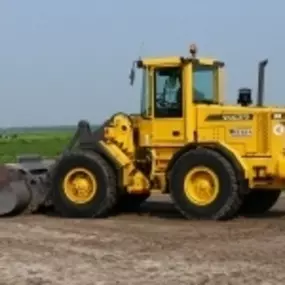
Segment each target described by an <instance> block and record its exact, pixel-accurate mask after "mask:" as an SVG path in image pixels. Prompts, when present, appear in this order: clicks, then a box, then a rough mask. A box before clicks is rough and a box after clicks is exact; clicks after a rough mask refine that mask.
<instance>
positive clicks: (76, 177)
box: [63, 168, 97, 204]
mask: <svg viewBox="0 0 285 285" xmlns="http://www.w3.org/2000/svg"><path fill="white" fill-rule="evenodd" d="M63 188H64V193H65V195H66V197H67V198H68V199H69V200H70V201H72V202H73V203H76V204H83V203H88V202H89V201H91V200H92V199H93V197H94V196H95V195H96V192H97V182H96V178H95V176H94V175H93V174H92V173H91V172H90V171H89V170H87V169H83V168H75V169H73V170H71V171H69V172H68V173H67V175H66V176H65V178H64V182H63Z"/></svg>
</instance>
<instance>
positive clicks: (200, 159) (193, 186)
mask: <svg viewBox="0 0 285 285" xmlns="http://www.w3.org/2000/svg"><path fill="white" fill-rule="evenodd" d="M169 188H170V194H171V197H172V200H173V202H174V204H175V206H176V207H177V208H178V210H179V211H180V212H181V213H182V214H183V215H184V216H185V217H186V218H188V219H190V218H196V219H213V220H225V219H230V218H232V217H233V216H234V215H235V214H236V213H237V211H238V209H239V207H240V205H241V202H242V200H241V195H239V192H240V187H239V185H238V181H237V177H236V174H235V171H234V169H233V167H232V165H231V163H230V162H229V161H228V160H226V159H225V158H224V157H223V156H222V155H220V154H219V153H217V152H215V151H214V150H210V149H205V148H198V149H196V150H191V151H189V152H187V153H185V154H184V155H182V156H181V157H180V158H179V159H178V160H177V162H176V163H175V165H174V167H173V168H172V170H171V173H170V177H169Z"/></svg>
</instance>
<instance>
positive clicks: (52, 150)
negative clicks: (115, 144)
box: [0, 127, 96, 163]
mask: <svg viewBox="0 0 285 285" xmlns="http://www.w3.org/2000/svg"><path fill="white" fill-rule="evenodd" d="M95 128H96V127H95ZM75 129H76V128H75V127H74V128H72V127H70V128H63V127H58V128H43V129H40V128H27V129H23V128H22V129H16V128H15V129H5V130H1V129H0V163H7V162H15V161H16V157H17V156H18V155H21V154H29V153H30V154H41V155H42V156H43V157H50V158H52V157H55V156H57V155H58V154H60V153H61V152H62V151H63V149H64V147H65V146H66V145H67V144H68V142H69V140H70V139H71V137H72V136H73V134H74V133H75Z"/></svg>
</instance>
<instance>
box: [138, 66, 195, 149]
mask: <svg viewBox="0 0 285 285" xmlns="http://www.w3.org/2000/svg"><path fill="white" fill-rule="evenodd" d="M191 71H192V69H191V65H184V66H181V65H173V66H169V65H167V66H164V65H161V66H159V65H156V66H152V67H148V68H146V69H145V70H144V76H143V85H144V86H145V88H142V94H141V95H142V97H141V98H142V100H141V121H140V145H141V146H145V147H148V146H154V147H163V146H165V147H168V146H169V147H173V146H182V145H185V144H186V143H187V142H189V141H192V140H193V130H192V129H193V126H192V125H193V124H194V113H193V112H192V111H193V104H192V100H190V99H191V97H190V95H191V93H190V92H191V86H192V77H191ZM191 130H192V131H191Z"/></svg>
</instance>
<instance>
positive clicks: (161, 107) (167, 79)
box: [154, 67, 182, 118]
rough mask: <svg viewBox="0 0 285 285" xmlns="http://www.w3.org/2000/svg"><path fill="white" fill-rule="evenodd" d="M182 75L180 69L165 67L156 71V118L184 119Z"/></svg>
mask: <svg viewBox="0 0 285 285" xmlns="http://www.w3.org/2000/svg"><path fill="white" fill-rule="evenodd" d="M181 75H182V73H181V68H180V67H163V68H157V69H155V71H154V106H155V107H154V116H155V117H156V118H159V117H160V118H177V117H182V104H181V103H182V76H181Z"/></svg>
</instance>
